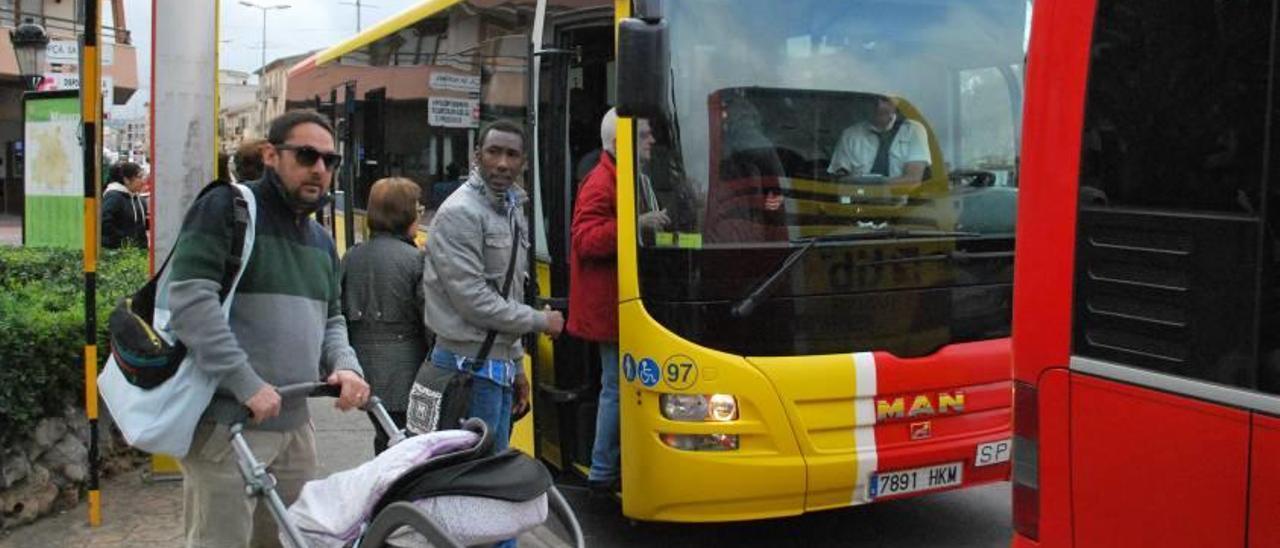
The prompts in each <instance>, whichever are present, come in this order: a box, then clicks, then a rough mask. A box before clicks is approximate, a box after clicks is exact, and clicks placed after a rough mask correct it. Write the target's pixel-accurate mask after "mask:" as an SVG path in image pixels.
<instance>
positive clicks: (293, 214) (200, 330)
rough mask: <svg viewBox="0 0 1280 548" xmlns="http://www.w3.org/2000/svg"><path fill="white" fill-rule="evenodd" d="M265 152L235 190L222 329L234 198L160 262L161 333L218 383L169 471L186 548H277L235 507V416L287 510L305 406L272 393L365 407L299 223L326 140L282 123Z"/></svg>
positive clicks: (326, 179) (216, 205)
mask: <svg viewBox="0 0 1280 548" xmlns="http://www.w3.org/2000/svg"><path fill="white" fill-rule="evenodd" d="M267 141H268V146H266V147H264V148H263V150H262V154H263V158H262V159H263V163H264V164H265V166H266V169H265V171H264V173H263V174H262V177H261V178H260V179H258V180H256V181H252V182H249V183H248V184H247V186H248V187H249V188H250V189H251V190H252V191H253V195H254V198H255V200H256V203H257V220H256V223H255V224H254V234H255V237H254V241H253V250H252V253H251V254H250V255H249V257H248V260H249V264H248V266H247V267H246V268H245V272H244V275H243V277H242V278H241V280H240V283H239V285H238V286H237V288H236V295H235V297H234V299H233V300H232V304H231V312H230V315H229V319H228V318H227V317H224V316H223V314H222V311H221V305H220V304H219V302H220V299H219V290H220V289H221V287H222V280H223V276H224V273H225V272H224V270H225V268H226V258H227V256H228V255H229V254H230V252H231V248H232V245H233V244H232V240H233V238H234V234H233V231H234V229H233V223H232V222H231V219H232V218H233V200H234V199H235V198H236V197H237V196H239V194H238V193H237V192H236V190H235V189H234V188H232V187H230V186H224V187H221V188H215V189H213V190H211V191H209V192H206V193H205V194H204V195H203V196H202V197H201V198H200V199H199V200H197V201H196V203H195V204H194V205H193V206H192V207H191V210H190V211H188V212H187V216H186V219H185V220H184V221H183V223H182V228H181V231H180V232H179V234H178V240H177V243H176V244H175V246H174V252H173V256H172V259H171V261H172V263H171V270H170V279H171V283H170V288H169V304H170V307H169V308H170V310H171V311H172V319H171V324H170V325H172V326H173V329H174V331H175V332H176V334H177V336H178V338H179V339H181V340H182V342H183V343H184V344H186V346H187V348H188V351H189V352H191V354H192V355H194V356H195V364H196V366H197V367H200V368H201V369H203V370H205V371H206V372H208V373H209V374H210V377H211V378H214V379H217V382H218V391H217V393H216V394H215V395H214V398H213V401H212V402H211V403H210V404H209V407H208V409H206V410H205V413H204V417H203V418H202V419H201V423H200V425H199V426H198V427H197V428H196V432H195V436H194V439H193V440H192V442H191V449H190V451H189V452H188V454H187V456H185V457H183V458H182V459H181V461H180V463H181V465H182V472H183V515H184V522H185V526H186V537H187V545H188V546H275V545H278V541H277V540H276V526H275V523H274V521H273V520H272V519H271V517H270V515H269V513H268V512H267V509H266V508H265V507H264V506H257V505H255V503H254V499H251V498H248V497H245V496H244V480H243V479H242V478H241V477H240V472H239V470H238V469H237V467H236V460H235V457H234V455H232V449H231V447H230V440H229V436H228V426H227V425H228V423H230V422H232V421H234V420H236V419H237V417H238V416H239V415H240V413H241V412H242V411H241V410H242V409H244V408H248V409H249V410H250V411H251V412H252V417H253V421H252V423H251V424H248V425H246V429H245V431H244V437H245V440H246V441H248V443H249V447H250V448H251V449H252V450H253V453H254V454H255V455H256V456H257V457H258V458H259V459H260V460H261V461H262V462H263V464H264V465H266V466H269V467H270V468H271V471H272V473H273V474H274V475H275V477H276V480H277V482H278V485H277V490H278V492H279V493H280V494H281V496H282V497H283V498H284V502H285V504H291V503H292V502H293V501H294V499H296V498H297V496H298V493H299V492H300V491H301V489H302V485H303V484H304V483H305V482H306V481H307V480H310V479H312V478H313V477H315V475H316V451H315V428H314V427H313V426H312V424H311V418H310V415H309V414H308V411H307V402H306V401H305V400H302V399H298V400H294V401H283V402H282V401H281V400H280V396H279V395H278V394H277V393H276V391H275V387H276V386H282V385H286V384H293V383H299V382H314V381H316V380H318V379H321V378H324V379H326V380H327V382H328V383H329V384H333V385H339V386H341V387H342V390H341V397H339V399H338V401H337V406H338V407H339V408H340V409H343V410H350V409H355V408H359V407H361V406H363V405H364V403H365V402H366V401H367V399H368V397H369V385H368V384H366V383H365V381H364V379H363V373H362V371H361V369H360V364H359V363H358V361H357V359H356V354H355V351H354V350H352V348H351V345H350V344H349V342H348V340H347V324H346V319H345V318H343V316H342V313H341V303H340V300H339V284H338V280H339V277H338V275H339V272H338V256H337V251H336V249H335V248H334V244H333V240H332V239H330V237H329V235H328V234H327V233H326V232H325V230H324V229H323V228H322V227H321V226H320V225H319V224H318V223H316V222H315V220H314V219H312V218H311V214H312V213H314V212H316V211H317V210H319V209H320V208H321V207H323V206H324V204H325V200H326V195H327V193H328V191H329V185H330V184H331V183H332V181H333V175H334V173H335V171H336V170H337V168H338V164H339V162H340V160H341V156H340V155H338V154H337V153H335V152H334V139H333V127H332V126H331V125H330V124H329V121H328V120H327V119H325V117H324V116H322V115H320V114H319V113H317V112H315V111H312V110H300V111H291V112H288V113H286V114H284V115H282V116H280V117H278V118H276V119H275V120H273V121H272V122H271V128H270V131H269V134H268V137H267ZM255 506H257V507H256V508H255Z"/></svg>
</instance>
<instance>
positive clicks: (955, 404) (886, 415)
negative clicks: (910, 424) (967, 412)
mask: <svg viewBox="0 0 1280 548" xmlns="http://www.w3.org/2000/svg"><path fill="white" fill-rule="evenodd" d="M963 412H964V393H963V392H955V393H950V392H939V393H938V394H937V395H936V396H929V395H925V394H920V395H918V396H915V397H913V398H911V408H910V410H908V409H907V397H906V396H898V397H896V398H893V399H880V398H877V399H876V420H877V421H885V420H893V419H902V418H913V419H914V418H917V417H932V416H934V415H946V414H949V413H963Z"/></svg>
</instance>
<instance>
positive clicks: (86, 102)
mask: <svg viewBox="0 0 1280 548" xmlns="http://www.w3.org/2000/svg"><path fill="white" fill-rule="evenodd" d="M83 5H84V44H83V45H82V46H81V48H80V52H81V53H80V55H81V57H80V116H81V119H82V120H83V123H84V137H83V139H82V140H81V142H82V143H83V144H84V412H85V415H87V416H88V418H89V525H90V526H93V527H97V526H98V525H101V524H102V498H101V493H100V492H99V491H98V468H99V464H100V462H101V455H99V454H98V385H97V382H98V318H97V316H98V314H97V310H98V303H97V301H98V299H97V296H98V288H97V270H98V187H99V184H98V181H99V180H100V178H101V175H100V174H99V169H101V166H102V164H101V162H100V161H99V160H98V158H99V155H100V154H102V145H101V141H102V108H101V105H102V89H101V88H102V77H101V76H100V75H99V74H98V73H99V71H100V70H101V66H100V65H99V53H98V37H99V36H101V34H102V17H101V16H100V15H99V8H100V3H99V2H98V1H97V0H88V1H86V2H83Z"/></svg>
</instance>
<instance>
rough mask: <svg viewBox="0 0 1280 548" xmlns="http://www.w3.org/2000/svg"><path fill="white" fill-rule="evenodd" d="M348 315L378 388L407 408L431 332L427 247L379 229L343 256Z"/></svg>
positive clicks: (395, 406)
mask: <svg viewBox="0 0 1280 548" xmlns="http://www.w3.org/2000/svg"><path fill="white" fill-rule="evenodd" d="M342 315H343V316H346V318H347V332H348V335H349V337H350V339H351V346H352V347H353V348H355V350H356V357H357V358H359V360H360V363H361V364H363V367H364V374H365V378H367V379H368V380H369V386H371V387H372V388H373V393H374V394H376V395H377V396H378V397H379V398H382V401H383V403H384V404H385V405H386V406H387V410H389V411H404V410H406V409H408V405H409V388H410V387H411V386H413V378H414V376H415V375H416V374H417V372H418V366H420V365H421V364H422V361H423V360H424V359H426V357H427V347H428V340H429V336H428V333H427V331H426V327H425V325H424V323H423V321H422V251H421V250H419V249H418V248H417V247H415V246H414V244H413V241H412V240H409V239H408V238H407V237H403V236H395V235H393V234H387V233H375V234H374V235H373V238H371V239H370V240H369V241H368V242H365V243H363V244H360V245H357V246H355V247H354V248H352V249H351V251H349V252H347V254H346V255H344V256H343V257H342Z"/></svg>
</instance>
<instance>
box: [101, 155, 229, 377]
mask: <svg viewBox="0 0 1280 548" xmlns="http://www.w3.org/2000/svg"><path fill="white" fill-rule="evenodd" d="M224 185H226V186H229V185H230V183H227V182H222V181H214V182H212V183H210V184H208V185H206V186H205V188H204V189H202V190H201V191H200V194H199V196H197V197H196V200H197V201H198V200H199V199H200V197H202V196H204V195H205V194H207V193H209V192H210V191H212V190H213V189H215V188H218V187H221V186H224ZM233 190H237V189H235V188H233ZM241 192H247V190H244V191H240V192H236V196H235V200H234V207H233V208H232V215H231V218H230V219H228V221H229V222H230V223H232V225H233V227H234V229H233V232H232V241H231V254H230V255H228V256H227V260H226V266H225V268H224V269H223V278H222V286H221V289H220V290H219V291H218V301H219V302H222V301H225V300H226V298H227V294H228V292H229V291H230V289H231V287H232V284H233V283H234V282H235V278H236V276H237V274H239V272H240V268H241V266H242V265H243V257H242V255H243V251H244V250H243V248H244V240H245V234H246V233H247V232H248V230H249V223H250V220H251V217H250V214H249V204H248V202H247V201H246V200H245V198H244V196H243V195H242V194H241ZM172 258H173V250H170V251H169V256H168V257H166V258H165V260H164V263H163V264H161V265H160V269H159V270H157V271H156V273H155V275H153V276H151V279H149V280H147V283H146V284H145V285H143V286H142V288H141V289H139V290H138V291H137V292H135V293H134V294H133V295H130V296H128V297H124V298H121V299H120V300H119V301H118V302H117V303H116V306H115V308H114V309H112V311H111V314H110V316H109V317H108V319H107V330H108V331H109V333H110V340H111V356H112V357H113V358H115V360H114V362H115V364H116V366H117V367H119V368H120V372H121V373H122V374H123V375H124V378H125V380H127V381H129V383H130V384H132V385H134V386H137V387H139V388H143V389H151V388H155V387H156V386H158V385H159V384H160V383H163V382H164V381H166V380H169V378H171V377H173V375H174V373H175V372H177V370H178V365H179V364H181V363H182V360H183V358H186V356H187V347H186V346H185V345H183V344H182V341H174V342H173V343H170V342H169V341H168V339H167V338H166V337H164V336H163V335H161V334H160V333H159V332H158V331H157V330H156V328H155V309H156V291H157V289H158V287H159V285H160V279H161V277H162V276H163V275H164V273H165V270H166V269H167V268H168V266H169V260H170V259H172Z"/></svg>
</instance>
